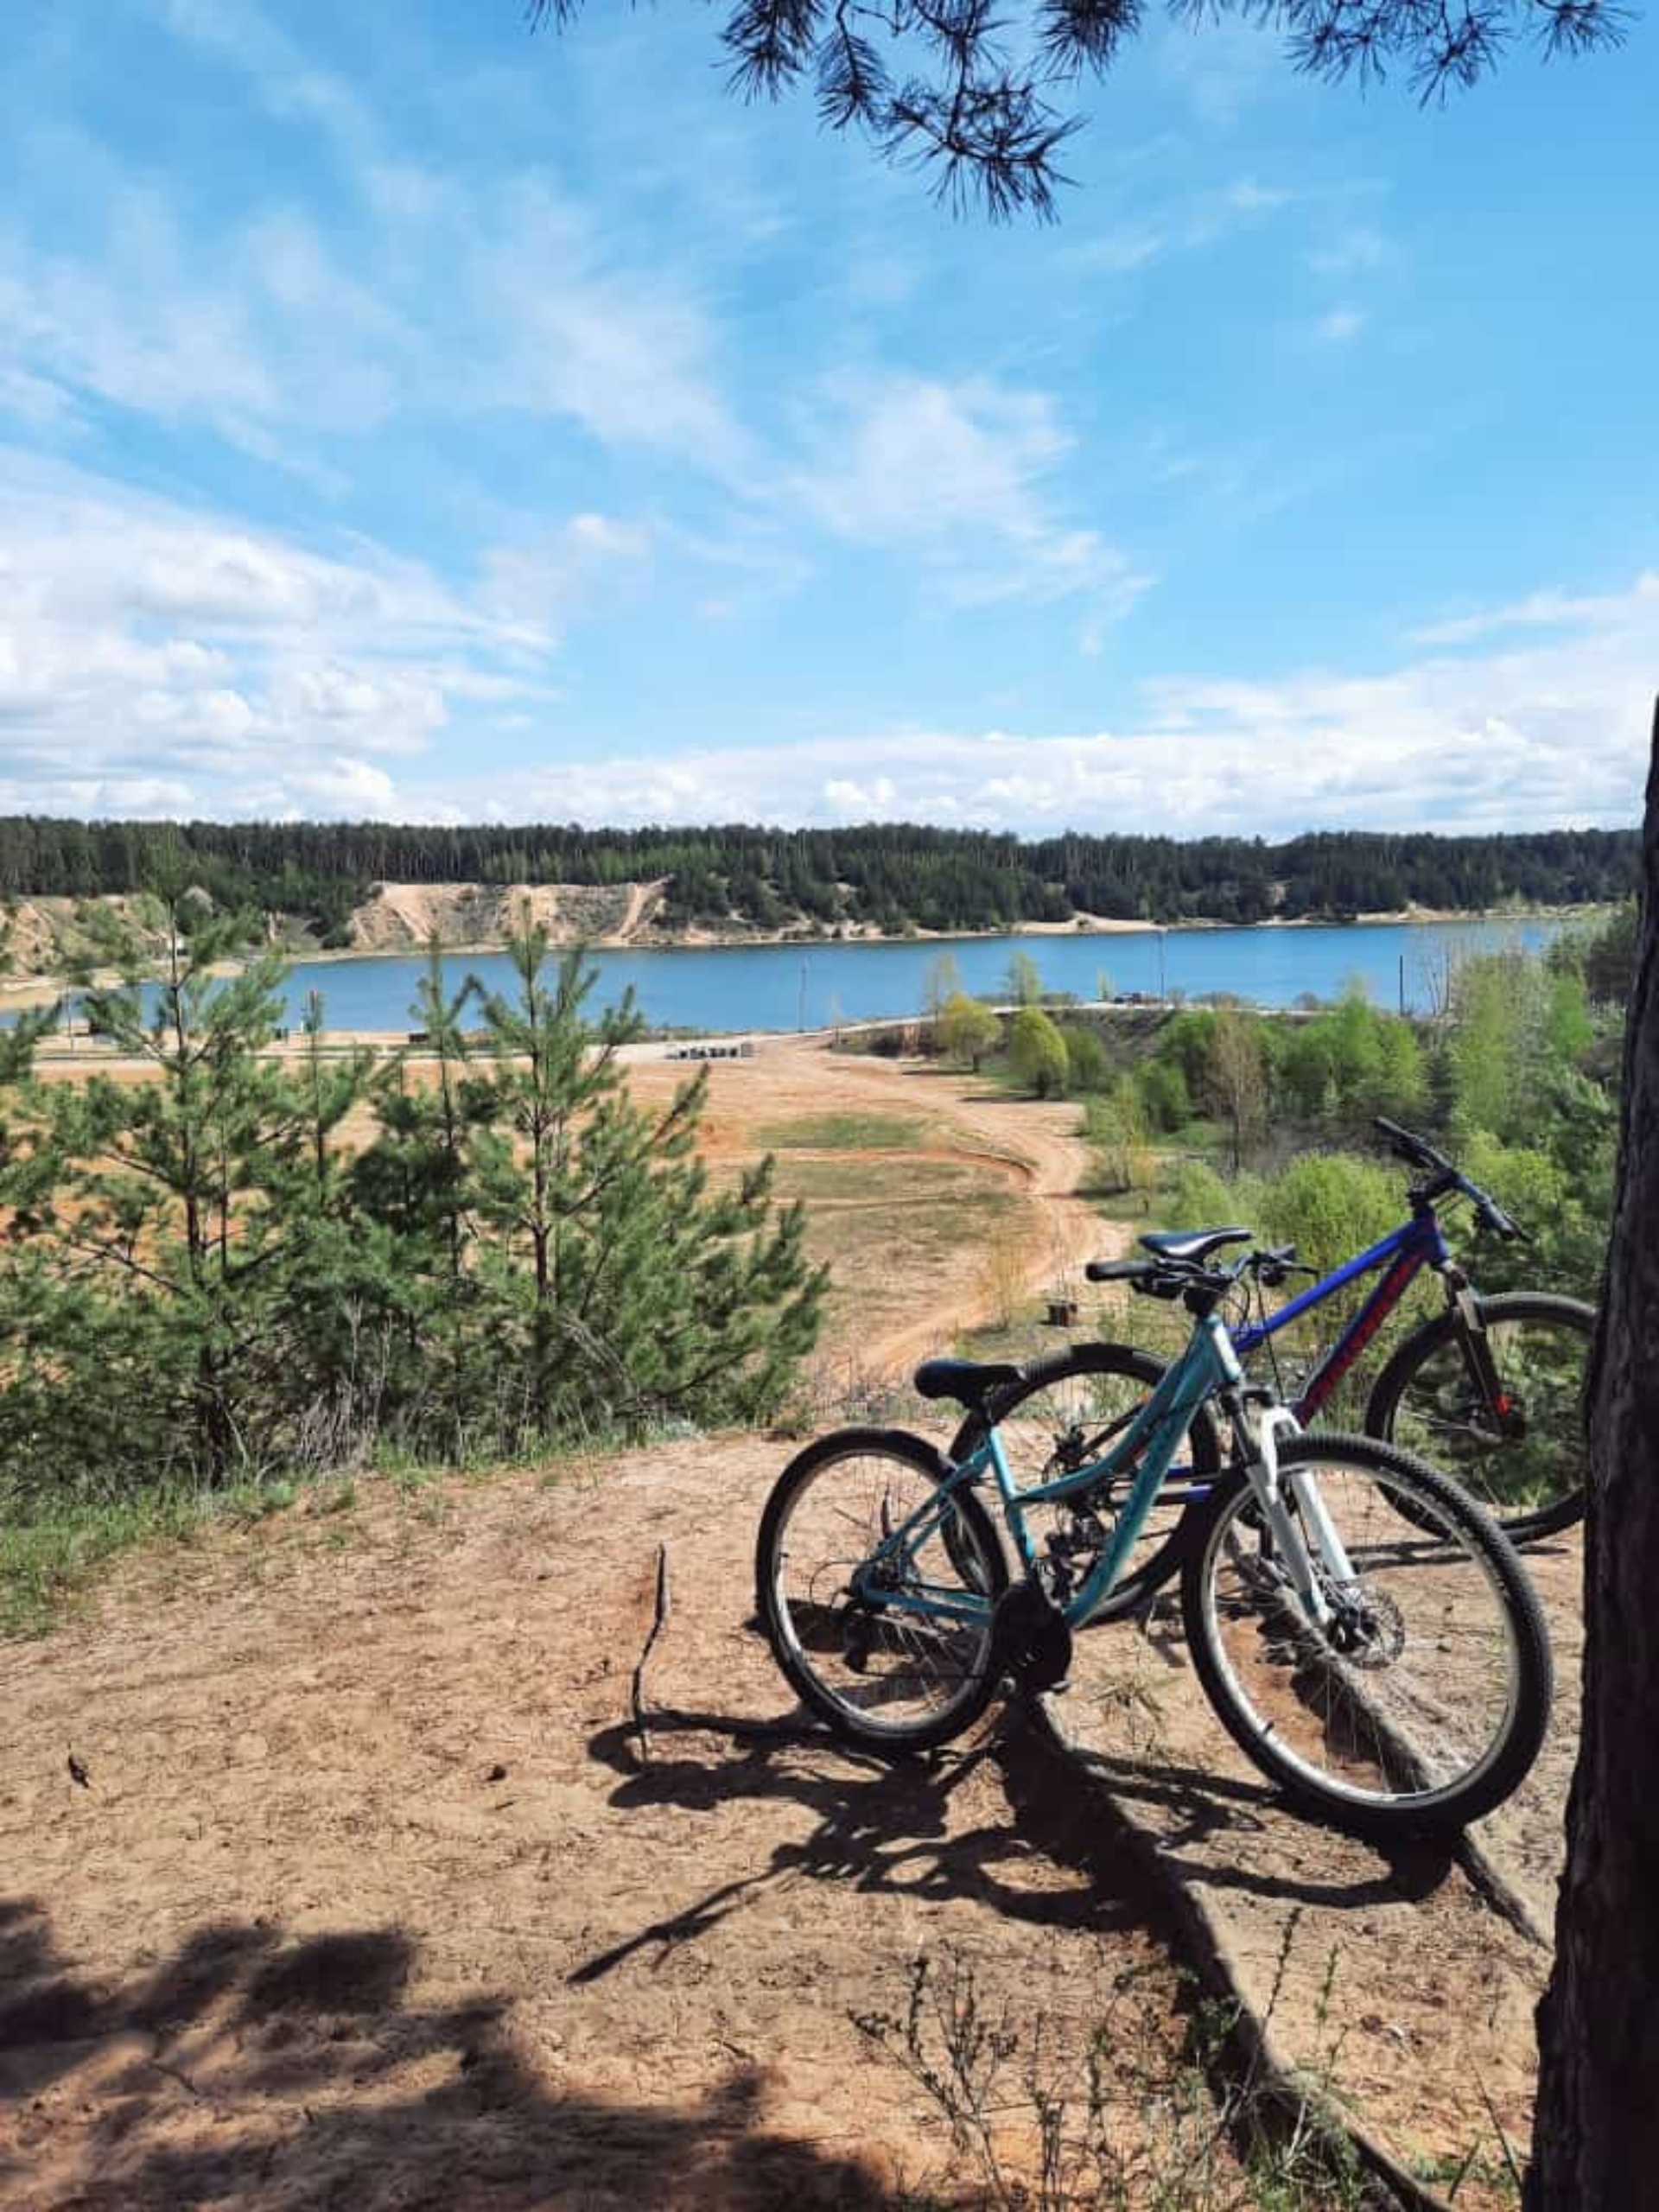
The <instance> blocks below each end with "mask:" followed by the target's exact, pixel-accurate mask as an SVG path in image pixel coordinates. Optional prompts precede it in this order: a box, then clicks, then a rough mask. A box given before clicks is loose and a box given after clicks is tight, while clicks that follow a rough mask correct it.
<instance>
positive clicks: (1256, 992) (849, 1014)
mask: <svg viewBox="0 0 1659 2212" xmlns="http://www.w3.org/2000/svg"><path fill="white" fill-rule="evenodd" d="M1563 926H1564V925H1563V924H1561V923H1560V922H1558V921H1554V920H1536V919H1529V920H1526V921H1518V922H1510V921H1502V922H1444V923H1442V922H1419V923H1409V924H1407V923H1376V924H1370V923H1356V924H1354V925H1351V926H1350V927H1346V928H1343V927H1331V928H1325V927H1313V928H1306V929H1300V928H1292V929H1272V928H1268V929H1171V930H1147V931H1137V932H1135V934H1133V935H1131V934H1128V933H1125V934H1123V935H1121V936H1106V935H1100V936H1084V935H1083V934H1081V933H1079V934H1078V935H1077V936H1058V937H1018V936H1009V937H976V938H930V939H927V940H925V941H922V942H917V941H913V940H903V941H899V942H895V943H893V944H829V943H825V944H756V945H732V946H711V947H702V946H696V947H684V948H680V949H675V950H661V951H632V950H629V951H618V952H598V953H595V954H594V956H593V959H594V965H595V967H597V968H598V969H599V971H600V984H599V988H598V991H597V993H596V1000H598V1001H612V1000H614V999H616V998H618V997H620V995H621V993H622V992H623V990H624V989H626V988H627V987H628V986H629V985H632V988H633V991H634V994H635V996H636V997H637V998H638V1000H639V1005H640V1007H641V1009H642V1011H643V1012H644V1014H645V1019H646V1020H648V1021H650V1022H652V1023H653V1024H656V1025H658V1026H661V1027H672V1028H677V1029H692V1030H721V1029H724V1030H745V1029H798V1028H808V1029H816V1028H824V1027H829V1026H830V1025H831V1024H833V1023H835V1022H837V1021H857V1020H868V1019H870V1018H872V1017H874V1016H877V1015H882V1014H899V1015H904V1014H915V1013H917V1012H918V1010H919V1009H920V1007H921V1006H922V1003H923V1000H924V997H925V993H926V990H927V987H928V979H929V975H930V971H931V969H932V968H933V965H934V963H935V962H936V961H937V960H938V958H939V957H940V956H941V954H944V953H949V955H950V958H951V959H952V960H953V961H954V962H955V963H956V966H957V973H958V975H959V976H960V977H961V980H962V984H963V988H964V989H966V990H968V991H971V992H975V993H981V992H986V993H990V992H995V990H996V989H997V988H998V986H999V984H1000V983H1001V980H1002V978H1003V976H1005V975H1006V974H1007V966H1008V962H1009V959H1010V957H1012V955H1013V954H1014V953H1015V952H1023V953H1027V954H1028V955H1029V956H1030V957H1031V958H1032V959H1033V960H1034V961H1035V962H1036V963H1037V967H1038V969H1039V973H1040V974H1041V976H1042V979H1043V982H1044V984H1045V986H1046V988H1048V989H1050V990H1052V991H1069V992H1071V993H1072V994H1073V995H1075V996H1077V997H1078V998H1084V999H1092V998H1096V997H1099V996H1101V995H1103V992H1102V980H1103V979H1104V989H1105V993H1106V994H1110V993H1112V992H1122V991H1144V992H1147V993H1149V994H1154V995H1155V994H1157V993H1158V992H1159V991H1160V987H1161V988H1163V989H1164V990H1166V991H1167V992H1180V993H1182V994H1184V995H1185V996H1186V997H1188V998H1189V999H1191V998H1197V997H1198V996H1199V995H1201V994H1202V993H1204V992H1206V991H1230V992H1234V993H1236V995H1238V996H1239V997H1240V998H1243V999H1249V1000H1252V1001H1255V1003H1256V1004H1258V1005H1261V1006H1269V1007H1276V1006H1289V1005H1291V1004H1293V1003H1294V1001H1295V1000H1296V999H1297V998H1298V997H1300V995H1301V994H1302V993H1304V992H1312V993H1313V994H1314V995H1315V996H1317V997H1319V998H1334V997H1335V996H1337V995H1338V994H1339V993H1340V992H1341V991H1342V989H1343V988H1344V986H1345V985H1346V984H1347V983H1348V982H1350V981H1351V979H1353V978H1355V977H1357V978H1358V979H1359V980H1360V981H1362V982H1363V983H1364V985H1365V987H1366V988H1367V989H1368V990H1369V991H1370V995H1371V996H1372V997H1373V998H1374V999H1375V1000H1376V1002H1377V1004H1378V1005H1380V1006H1385V1007H1396V1006H1398V1005H1400V1004H1401V1003H1402V995H1403V1002H1404V1004H1405V1005H1406V1006H1407V1007H1408V1008H1412V1009H1415V1010H1419V1011H1421V1009H1423V1008H1424V1007H1427V1005H1428V1004H1429V1002H1430V978H1431V976H1432V975H1433V971H1434V969H1435V968H1436V966H1437V964H1439V963H1443V962H1444V961H1445V959H1446V953H1447V950H1448V949H1450V950H1452V951H1453V952H1459V951H1463V952H1472V951H1490V950H1495V949H1496V948H1497V947H1499V946H1502V945H1505V944H1516V943H1517V942H1518V943H1520V944H1524V945H1526V946H1527V947H1529V949H1530V950H1537V949H1538V948H1539V947H1540V946H1541V945H1544V944H1548V942H1549V940H1550V939H1551V938H1553V937H1554V936H1556V935H1557V934H1558V933H1559V931H1560V929H1561V928H1562V927H1563ZM424 967H425V963H424V961H423V959H422V958H421V957H419V956H418V955H410V956H407V957H405V956H403V955H396V956H387V955H381V956H377V957H373V958H365V959H348V960H320V961H309V962H305V961H302V962H300V963H296V966H295V967H294V969H292V971H291V973H290V975H289V982H288V987H287V988H288V1001H289V1010H290V1014H291V1018H292V1019H293V1020H294V1021H295V1022H296V1023H297V1022H298V1020H300V1017H301V1015H302V1013H303V1011H304V1007H305V1001H306V995H307V994H308V992H310V991H313V990H316V991H320V992H321V994H322V996H323V1002H324V1018H325V1020H326V1021H327V1026H328V1027H329V1028H331V1029H407V1028H410V1027H413V1026H414V1022H413V1017H412V1016H411V1014H410V1008H411V1007H412V1005H413V1003H414V1000H415V989H416V982H418V980H419V978H420V976H421V975H422V973H423V970H424ZM448 969H449V971H450V973H451V975H452V976H454V980H455V981H456V982H459V981H460V980H461V977H462V976H467V975H468V974H473V975H477V976H481V977H482V978H483V979H484V981H485V982H486V983H488V984H490V985H491V986H492V987H493V988H499V989H503V990H505V989H507V988H510V986H511V982H512V972H511V969H510V967H509V964H508V963H507V961H506V959H505V956H504V955H502V954H499V953H479V954H474V955H470V956H468V955H464V954H455V955H453V956H452V957H450V959H449V961H448Z"/></svg>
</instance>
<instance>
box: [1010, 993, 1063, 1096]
mask: <svg viewBox="0 0 1659 2212" xmlns="http://www.w3.org/2000/svg"><path fill="white" fill-rule="evenodd" d="M1067 1068H1068V1062H1067V1059H1066V1052H1065V1038H1064V1037H1062V1036H1061V1034H1060V1033H1059V1031H1058V1029H1057V1028H1056V1027H1055V1026H1054V1024H1053V1023H1052V1021H1051V1020H1049V1018H1048V1016H1047V1015H1046V1014H1045V1013H1044V1012H1043V1011H1042V1009H1041V1007H1034V1006H1025V1007H1020V1011H1019V1013H1018V1014H1015V1015H1014V1020H1012V1021H1011V1022H1010V1023H1009V1024H1008V1072H1009V1074H1010V1075H1012V1076H1013V1077H1014V1081H1015V1082H1016V1083H1018V1084H1021V1085H1023V1087H1024V1088H1025V1089H1026V1090H1029V1091H1031V1092H1033V1094H1034V1095H1035V1096H1037V1097H1039V1098H1057V1097H1058V1096H1059V1095H1060V1093H1061V1092H1062V1091H1063V1090H1065V1079H1066V1073H1067Z"/></svg>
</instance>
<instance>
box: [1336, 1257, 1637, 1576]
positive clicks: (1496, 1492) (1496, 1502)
mask: <svg viewBox="0 0 1659 2212" xmlns="http://www.w3.org/2000/svg"><path fill="white" fill-rule="evenodd" d="M1478 1307H1479V1312H1480V1315H1481V1319H1482V1321H1483V1322H1484V1325H1486V1326H1487V1328H1488V1329H1492V1328H1501V1327H1502V1326H1503V1325H1504V1324H1506V1323H1512V1324H1514V1325H1516V1326H1519V1327H1527V1328H1530V1329H1532V1330H1535V1331H1539V1330H1543V1331H1548V1330H1557V1331H1560V1332H1562V1333H1563V1336H1564V1337H1566V1338H1571V1339H1572V1342H1573V1345H1574V1346H1578V1345H1581V1346H1582V1351H1583V1371H1587V1369H1588V1364H1589V1358H1590V1349H1591V1346H1592V1343H1593V1342H1594V1339H1595V1331H1596V1309H1595V1307H1594V1306H1588V1305H1586V1303H1585V1301H1584V1300H1582V1299H1579V1298H1567V1297H1564V1296H1561V1295H1560V1294H1557V1293H1554V1292H1550V1291H1530V1290H1521V1291H1509V1292H1505V1293H1503V1294H1500V1295H1498V1296H1497V1297H1493V1298H1483V1299H1480V1300H1478ZM1456 1338H1457V1316H1456V1315H1455V1313H1452V1312H1450V1311H1448V1312H1446V1313H1440V1314H1437V1315H1436V1316H1435V1317H1434V1319H1433V1320H1432V1321H1429V1322H1427V1323H1425V1325H1423V1327H1421V1329H1418V1330H1416V1331H1415V1332H1414V1333H1413V1334H1412V1335H1411V1336H1409V1337H1408V1338H1406V1340H1405V1342H1404V1343H1403V1344H1402V1345H1400V1347H1399V1348H1398V1350H1397V1351H1395V1354H1394V1357H1392V1358H1391V1359H1390V1360H1389V1363H1388V1365H1387V1366H1386V1367H1385V1368H1384V1369H1383V1372H1382V1374H1381V1375H1380V1376H1378V1377H1377V1379H1376V1385H1375V1387H1374V1388H1373V1389H1372V1391H1371V1395H1370V1402H1369V1404H1368V1405H1367V1407H1366V1409H1365V1433H1366V1434H1367V1435H1368V1436H1374V1437H1376V1438H1377V1439H1379V1440H1380V1441H1382V1442H1383V1443H1385V1444H1390V1443H1394V1442H1395V1441H1396V1440H1397V1441H1399V1442H1400V1443H1401V1444H1402V1445H1403V1446H1405V1448H1406V1449H1408V1450H1409V1451H1412V1452H1421V1453H1423V1454H1424V1455H1425V1456H1426V1457H1427V1458H1428V1459H1430V1460H1431V1461H1432V1462H1433V1465H1436V1466H1438V1467H1440V1468H1441V1469H1442V1471H1444V1472H1446V1474H1449V1475H1450V1476H1452V1478H1453V1479H1454V1480H1455V1481H1456V1482H1458V1483H1459V1484H1460V1485H1461V1486H1462V1487H1463V1488H1464V1489H1465V1490H1466V1491H1468V1492H1469V1494H1470V1495H1471V1497H1473V1498H1474V1499H1475V1501H1476V1503H1478V1504H1480V1505H1484V1507H1485V1508H1486V1510H1487V1511H1488V1512H1490V1513H1491V1515H1492V1517H1493V1518H1494V1519H1495V1520H1496V1521H1497V1525H1498V1526H1499V1528H1500V1529H1503V1533H1504V1535H1506V1536H1508V1537H1509V1538H1510V1541H1511V1542H1515V1543H1525V1542H1528V1541H1532V1540H1534V1539H1535V1538H1537V1537H1541V1536H1553V1535H1559V1534H1560V1531H1561V1530H1562V1529H1570V1528H1571V1527H1572V1526H1573V1523H1574V1522H1578V1521H1581V1520H1582V1519H1583V1518H1584V1479H1585V1470H1586V1443H1585V1439H1584V1423H1583V1407H1582V1381H1581V1380H1580V1385H1579V1390H1578V1394H1577V1395H1578V1400H1579V1402H1578V1404H1577V1406H1576V1408H1574V1411H1575V1414H1576V1423H1575V1425H1576V1427H1577V1432H1578V1438H1579V1449H1578V1454H1577V1459H1576V1464H1575V1465H1571V1466H1568V1467H1566V1468H1564V1469H1563V1482H1562V1486H1561V1488H1560V1491H1559V1492H1558V1493H1557V1495H1556V1496H1554V1497H1553V1498H1551V1499H1550V1500H1549V1502H1548V1503H1545V1504H1533V1505H1529V1506H1527V1507H1525V1508H1524V1509H1522V1510H1506V1508H1505V1504H1504V1501H1503V1496H1502V1488H1503V1485H1502V1483H1501V1482H1500V1481H1495V1480H1492V1479H1491V1478H1487V1477H1486V1476H1485V1475H1484V1471H1483V1467H1482V1459H1483V1458H1484V1459H1489V1460H1494V1461H1495V1462H1496V1463H1497V1464H1501V1460H1502V1452H1503V1446H1502V1445H1497V1440H1495V1439H1491V1436H1490V1432H1489V1433H1488V1446H1487V1448H1486V1449H1485V1450H1484V1452H1481V1451H1477V1450H1470V1451H1467V1452H1463V1453H1461V1455H1459V1452H1458V1450H1457V1442H1456V1439H1457V1432H1458V1431H1459V1429H1461V1431H1462V1433H1463V1435H1464V1436H1465V1438H1467V1439H1470V1440H1475V1441H1478V1431H1477V1430H1476V1428H1475V1426H1474V1424H1473V1423H1471V1422H1468V1421H1465V1422H1462V1423H1454V1422H1451V1421H1442V1422H1441V1423H1440V1425H1439V1428H1438V1430H1437V1428H1436V1425H1435V1423H1434V1422H1433V1420H1432V1419H1430V1418H1428V1417H1427V1415H1425V1418H1424V1419H1423V1421H1422V1422H1421V1432H1422V1433H1421V1435H1420V1434H1419V1433H1417V1431H1416V1429H1415V1428H1408V1433H1405V1434H1403V1435H1402V1434H1401V1433H1400V1430H1401V1427H1402V1415H1403V1416H1404V1417H1405V1419H1406V1420H1407V1421H1408V1422H1409V1420H1410V1406H1409V1400H1408V1393H1409V1392H1410V1391H1411V1390H1412V1389H1413V1386H1414V1385H1420V1384H1423V1378H1424V1376H1425V1375H1426V1373H1427V1370H1429V1369H1430V1367H1431V1363H1433V1361H1434V1360H1435V1359H1436V1358H1437V1357H1439V1356H1440V1354H1441V1353H1442V1352H1443V1351H1446V1348H1447V1347H1448V1346H1449V1345H1451V1344H1453V1343H1455V1341H1456ZM1572 1364H1573V1362H1572V1360H1571V1357H1570V1355H1569V1357H1567V1358H1566V1359H1564V1361H1563V1363H1562V1367H1563V1371H1564V1372H1565V1370H1566V1369H1567V1368H1568V1367H1570V1366H1571V1365H1572ZM1448 1371H1449V1363H1448ZM1465 1372H1466V1368H1465ZM1424 1388H1425V1389H1426V1390H1427V1385H1424ZM1494 1445H1496V1446H1497V1450H1496V1452H1493V1451H1492V1449H1491V1446H1494Z"/></svg>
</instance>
